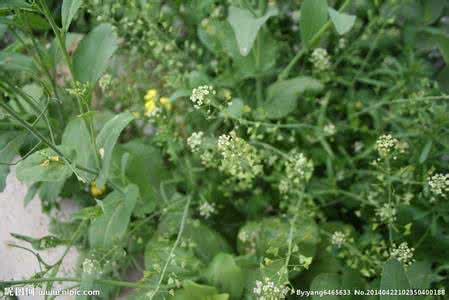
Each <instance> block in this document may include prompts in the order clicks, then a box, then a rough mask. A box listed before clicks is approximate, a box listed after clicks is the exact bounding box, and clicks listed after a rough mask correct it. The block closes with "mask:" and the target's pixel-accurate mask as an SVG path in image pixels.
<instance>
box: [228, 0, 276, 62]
mask: <svg viewBox="0 0 449 300" xmlns="http://www.w3.org/2000/svg"><path fill="white" fill-rule="evenodd" d="M276 14H277V11H276V10H274V9H269V10H268V11H267V13H266V14H265V15H264V16H262V17H260V18H256V17H255V16H254V15H253V14H252V13H251V12H250V11H249V10H246V9H242V8H239V7H235V6H231V7H230V8H229V15H228V22H229V23H230V24H231V26H232V29H233V30H234V34H235V37H236V39H237V45H238V47H239V50H240V54H241V55H242V56H246V55H248V53H249V52H250V51H251V48H252V47H253V45H254V41H255V40H256V37H257V33H258V32H259V29H260V28H261V27H262V25H263V24H265V22H266V21H267V20H268V19H269V18H270V17H271V16H274V15H276Z"/></svg>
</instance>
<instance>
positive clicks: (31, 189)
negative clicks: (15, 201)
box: [23, 183, 40, 207]
mask: <svg viewBox="0 0 449 300" xmlns="http://www.w3.org/2000/svg"><path fill="white" fill-rule="evenodd" d="M39 187H40V184H39V183H33V184H32V185H31V186H29V187H28V191H27V193H26V195H25V198H24V199H23V206H24V207H26V206H27V205H28V204H29V203H30V202H31V200H33V199H34V196H36V194H37V191H38V190H39Z"/></svg>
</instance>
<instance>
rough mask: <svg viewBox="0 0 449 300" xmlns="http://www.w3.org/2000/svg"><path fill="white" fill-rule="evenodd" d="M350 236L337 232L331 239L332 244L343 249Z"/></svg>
mask: <svg viewBox="0 0 449 300" xmlns="http://www.w3.org/2000/svg"><path fill="white" fill-rule="evenodd" d="M347 237H348V235H347V234H346V233H343V232H341V231H335V232H334V233H333V234H332V237H331V244H332V245H334V246H337V248H341V246H343V244H344V243H345V242H346V239H347Z"/></svg>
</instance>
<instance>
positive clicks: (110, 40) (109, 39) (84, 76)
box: [73, 24, 118, 84]
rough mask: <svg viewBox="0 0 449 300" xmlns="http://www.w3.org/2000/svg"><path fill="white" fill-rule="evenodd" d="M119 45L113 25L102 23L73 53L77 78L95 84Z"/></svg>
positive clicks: (74, 70)
mask: <svg viewBox="0 0 449 300" xmlns="http://www.w3.org/2000/svg"><path fill="white" fill-rule="evenodd" d="M117 47H118V40H117V35H116V33H115V32H114V29H113V27H112V25H110V24H100V25H98V26H97V27H95V28H94V29H93V30H92V31H91V32H90V33H89V34H88V35H87V36H85V37H84V38H83V40H82V41H81V43H80V44H79V46H78V48H77V49H76V51H75V53H74V55H73V72H74V76H75V80H77V81H80V82H89V83H91V84H95V83H96V82H97V80H98V79H99V78H100V77H101V75H102V74H103V72H104V71H105V70H106V68H107V66H108V61H109V58H110V57H111V56H112V55H113V54H114V52H115V50H116V49H117Z"/></svg>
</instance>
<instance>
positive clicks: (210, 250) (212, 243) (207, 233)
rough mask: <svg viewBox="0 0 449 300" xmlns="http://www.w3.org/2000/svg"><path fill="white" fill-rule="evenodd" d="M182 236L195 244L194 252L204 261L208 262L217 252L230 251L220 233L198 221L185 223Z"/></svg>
mask: <svg viewBox="0 0 449 300" xmlns="http://www.w3.org/2000/svg"><path fill="white" fill-rule="evenodd" d="M184 237H185V238H186V239H190V240H191V241H192V242H194V243H195V244H196V245H197V246H196V247H195V254H196V255H197V256H198V257H199V258H200V259H201V260H202V261H203V262H205V263H209V262H210V261H211V260H212V259H213V258H214V256H215V255H217V254H218V253H221V252H226V253H231V252H232V249H231V247H230V246H229V244H228V242H227V241H226V240H225V239H224V238H223V236H221V234H220V233H218V232H217V231H215V230H214V229H212V228H210V227H209V226H207V225H205V224H202V223H200V222H199V221H189V222H188V223H187V224H186V227H185V229H184Z"/></svg>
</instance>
